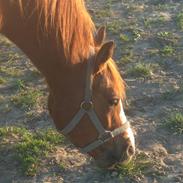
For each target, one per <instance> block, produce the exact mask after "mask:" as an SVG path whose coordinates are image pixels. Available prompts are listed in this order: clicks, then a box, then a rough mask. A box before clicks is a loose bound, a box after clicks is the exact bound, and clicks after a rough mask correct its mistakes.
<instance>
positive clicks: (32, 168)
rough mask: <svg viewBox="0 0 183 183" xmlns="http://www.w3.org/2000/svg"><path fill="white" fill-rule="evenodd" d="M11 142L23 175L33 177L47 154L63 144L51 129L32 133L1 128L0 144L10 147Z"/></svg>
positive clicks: (61, 139) (60, 138) (59, 136)
mask: <svg viewBox="0 0 183 183" xmlns="http://www.w3.org/2000/svg"><path fill="white" fill-rule="evenodd" d="M12 141H13V147H14V148H13V150H14V151H15V157H16V159H17V160H18V161H19V162H20V166H21V169H22V171H23V173H24V174H25V175H27V176H34V175H35V174H36V173H37V172H38V170H39V168H40V165H41V161H42V160H43V159H44V158H46V157H47V156H48V153H49V152H53V150H54V149H55V147H56V146H57V145H59V144H61V143H63V141H64V138H63V136H61V135H60V134H59V133H58V132H56V131H55V130H53V129H47V130H40V131H36V132H34V133H33V132H30V131H28V130H27V129H25V128H20V127H1V128H0V143H1V144H3V143H4V144H9V145H11V144H12ZM62 168H63V167H62Z"/></svg>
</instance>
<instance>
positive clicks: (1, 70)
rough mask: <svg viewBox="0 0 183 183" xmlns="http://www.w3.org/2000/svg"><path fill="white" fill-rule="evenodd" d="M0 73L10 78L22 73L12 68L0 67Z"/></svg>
mask: <svg viewBox="0 0 183 183" xmlns="http://www.w3.org/2000/svg"><path fill="white" fill-rule="evenodd" d="M0 73H2V74H5V75H7V76H10V77H18V76H21V74H22V71H20V70H18V69H16V68H13V67H6V66H0Z"/></svg>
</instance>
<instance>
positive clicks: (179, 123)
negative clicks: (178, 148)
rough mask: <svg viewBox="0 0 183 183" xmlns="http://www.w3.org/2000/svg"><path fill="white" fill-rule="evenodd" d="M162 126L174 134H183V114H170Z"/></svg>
mask: <svg viewBox="0 0 183 183" xmlns="http://www.w3.org/2000/svg"><path fill="white" fill-rule="evenodd" d="M163 126H165V127H167V128H168V129H169V130H170V131H172V132H173V133H174V134H177V135H181V134H183V113H180V112H176V113H172V114H170V116H169V117H168V119H166V120H165V123H164V125H163Z"/></svg>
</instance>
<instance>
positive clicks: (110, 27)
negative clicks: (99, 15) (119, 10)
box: [107, 20, 122, 34]
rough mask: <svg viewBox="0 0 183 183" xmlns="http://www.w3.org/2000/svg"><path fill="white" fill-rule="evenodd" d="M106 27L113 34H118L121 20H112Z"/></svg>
mask: <svg viewBox="0 0 183 183" xmlns="http://www.w3.org/2000/svg"><path fill="white" fill-rule="evenodd" d="M107 29H108V31H110V32H112V33H114V34H119V32H120V31H121V29H122V22H121V21H120V20H114V21H112V22H110V23H108V24H107Z"/></svg>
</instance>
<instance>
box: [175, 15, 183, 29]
mask: <svg viewBox="0 0 183 183" xmlns="http://www.w3.org/2000/svg"><path fill="white" fill-rule="evenodd" d="M176 24H177V27H178V28H179V29H180V30H183V12H181V13H178V14H177V15H176Z"/></svg>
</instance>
